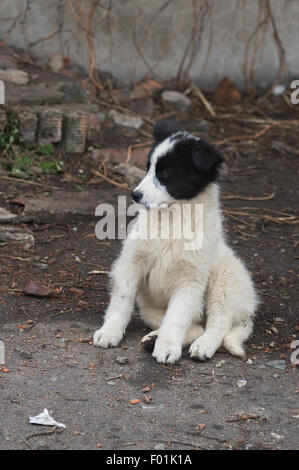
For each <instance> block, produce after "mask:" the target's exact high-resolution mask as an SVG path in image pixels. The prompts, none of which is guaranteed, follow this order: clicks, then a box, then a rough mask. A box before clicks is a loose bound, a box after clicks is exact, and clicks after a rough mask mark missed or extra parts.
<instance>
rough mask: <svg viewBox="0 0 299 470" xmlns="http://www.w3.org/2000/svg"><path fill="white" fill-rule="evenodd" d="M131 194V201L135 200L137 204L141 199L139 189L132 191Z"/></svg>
mask: <svg viewBox="0 0 299 470" xmlns="http://www.w3.org/2000/svg"><path fill="white" fill-rule="evenodd" d="M131 196H132V199H133V201H134V202H137V204H138V202H140V201H141V199H142V196H143V194H142V192H141V191H132V192H131Z"/></svg>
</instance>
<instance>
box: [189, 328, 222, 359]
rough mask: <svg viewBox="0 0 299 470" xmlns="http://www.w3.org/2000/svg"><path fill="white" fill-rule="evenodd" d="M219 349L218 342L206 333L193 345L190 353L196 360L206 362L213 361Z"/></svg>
mask: <svg viewBox="0 0 299 470" xmlns="http://www.w3.org/2000/svg"><path fill="white" fill-rule="evenodd" d="M219 347H220V344H219V343H218V341H215V339H213V338H212V337H211V336H210V335H209V334H207V333H204V334H203V335H202V336H200V337H199V338H197V339H196V340H195V341H194V342H193V343H192V344H191V346H190V349H189V353H190V355H191V357H193V358H194V359H199V360H200V361H205V360H206V359H211V358H212V357H213V356H214V354H215V352H216V351H217V349H218V348H219Z"/></svg>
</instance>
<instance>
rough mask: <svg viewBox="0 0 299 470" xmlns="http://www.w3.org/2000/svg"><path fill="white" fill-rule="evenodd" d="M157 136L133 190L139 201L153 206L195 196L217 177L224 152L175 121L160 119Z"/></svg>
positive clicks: (136, 200)
mask: <svg viewBox="0 0 299 470" xmlns="http://www.w3.org/2000/svg"><path fill="white" fill-rule="evenodd" d="M154 139H155V144H154V146H153V148H152V150H151V152H150V154H149V157H148V162H147V170H148V171H147V174H146V176H145V177H144V178H143V180H142V181H141V182H140V184H139V185H138V186H137V187H136V188H135V189H134V191H133V192H132V198H133V200H134V201H135V202H136V203H138V204H143V205H144V206H145V207H148V208H150V207H157V206H159V205H160V204H166V205H168V204H171V203H173V202H175V201H177V200H182V199H184V200H186V199H187V200H188V199H192V198H194V197H195V196H197V195H198V194H199V193H200V192H201V191H203V189H204V188H205V187H206V186H207V185H208V184H210V183H212V182H214V181H215V180H216V179H217V176H218V171H219V167H220V164H221V162H222V161H223V158H222V157H221V155H220V154H219V153H218V152H217V151H216V150H215V149H214V148H213V147H212V146H211V145H209V144H207V143H206V142H204V141H203V140H201V139H199V138H198V137H194V136H193V135H192V134H190V133H189V132H184V131H182V130H181V129H180V127H179V126H178V124H177V123H176V122H175V121H172V120H169V119H161V120H160V121H158V122H157V123H156V124H155V127H154Z"/></svg>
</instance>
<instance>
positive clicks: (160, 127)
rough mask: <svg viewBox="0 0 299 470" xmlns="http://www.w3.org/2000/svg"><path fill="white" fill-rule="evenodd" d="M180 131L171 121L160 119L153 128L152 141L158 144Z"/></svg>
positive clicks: (175, 123)
mask: <svg viewBox="0 0 299 470" xmlns="http://www.w3.org/2000/svg"><path fill="white" fill-rule="evenodd" d="M181 130H182V129H181V127H180V125H179V124H178V123H177V122H176V121H174V120H173V119H160V120H159V121H157V122H156V124H155V126H154V139H155V141H156V142H157V143H160V142H162V141H163V140H164V139H167V137H169V136H171V135H172V134H174V133H175V132H179V131H181Z"/></svg>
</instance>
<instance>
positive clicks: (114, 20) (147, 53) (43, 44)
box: [0, 0, 299, 89]
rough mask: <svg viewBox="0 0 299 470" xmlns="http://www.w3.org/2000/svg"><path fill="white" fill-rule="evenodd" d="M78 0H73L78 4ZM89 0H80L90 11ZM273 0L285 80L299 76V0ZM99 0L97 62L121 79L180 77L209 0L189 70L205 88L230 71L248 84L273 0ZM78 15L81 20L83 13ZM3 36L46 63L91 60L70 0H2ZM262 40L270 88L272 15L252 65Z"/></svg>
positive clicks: (262, 81) (261, 72)
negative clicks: (54, 59)
mask: <svg viewBox="0 0 299 470" xmlns="http://www.w3.org/2000/svg"><path fill="white" fill-rule="evenodd" d="M76 1H77V0H69V2H70V3H72V4H73V5H75V4H76ZM90 2H91V0H81V3H82V5H84V6H85V7H86V10H88V8H87V7H88V5H89V3H90ZM269 2H270V5H271V9H272V11H273V14H274V17H275V21H276V26H277V30H278V33H279V36H280V39H281V41H282V45H283V47H284V50H285V55H286V65H287V69H286V70H285V71H284V75H283V80H284V81H286V82H287V81H288V78H289V77H292V78H299V1H298V0H269ZM100 3H101V5H102V6H98V7H97V10H96V13H95V15H94V19H93V22H92V29H93V32H94V42H95V45H96V59H97V65H98V67H99V68H100V69H101V70H105V71H109V72H111V73H112V74H113V75H114V76H115V77H116V78H117V79H118V83H119V84H125V83H131V82H135V81H136V80H139V79H141V78H142V77H144V76H145V75H146V74H148V75H151V76H153V72H154V76H155V77H156V78H157V79H168V78H171V77H173V76H175V75H176V74H177V71H178V67H179V64H180V62H181V60H182V57H183V54H184V50H185V48H186V46H187V44H188V41H189V40H190V33H191V30H192V28H193V27H194V23H195V21H194V20H195V18H196V11H194V4H196V5H197V8H198V10H197V14H198V19H197V20H196V23H197V24H199V22H200V19H201V18H202V16H203V14H204V5H205V3H208V4H209V5H210V9H209V10H208V11H207V15H206V16H205V21H204V32H203V34H202V39H201V42H200V49H199V51H198V53H197V55H196V58H195V60H194V62H193V65H192V67H191V69H190V75H191V77H192V79H193V80H194V81H195V82H196V83H199V84H200V86H201V87H202V88H203V89H211V88H213V87H214V86H215V85H216V84H217V83H218V81H219V80H220V79H221V78H223V77H224V76H230V77H231V78H232V79H234V80H235V81H236V82H237V83H238V85H239V86H241V87H243V85H244V54H245V44H246V41H248V39H249V38H250V37H251V35H252V33H253V32H254V30H255V28H256V26H257V24H258V23H259V22H262V21H263V14H264V13H263V12H264V11H265V9H264V10H259V5H262V6H263V5H264V8H265V5H266V3H267V0H195V1H192V0H172V1H168V2H167V1H165V0H113V1H111V0H102V1H101V2H100ZM109 5H110V6H111V8H109ZM211 8H212V14H211ZM259 14H260V16H259ZM79 17H80V19H81V20H82V18H83V15H82V14H81V15H79ZM56 31H57V34H55V32H56ZM0 38H1V39H2V40H7V42H8V44H10V45H14V46H18V47H21V48H25V49H30V51H31V52H32V54H33V55H35V56H37V57H39V58H41V60H43V61H44V62H46V61H48V60H49V59H51V58H52V57H53V56H55V55H56V54H63V55H64V56H68V57H70V58H71V61H72V62H75V63H77V64H79V65H81V66H83V67H84V68H87V66H88V58H87V52H86V42H85V31H84V28H81V29H80V28H78V25H77V22H76V20H75V19H74V17H73V16H72V14H71V12H70V10H69V6H68V5H67V0H1V3H0ZM47 38H48V39H47ZM256 40H257V42H256ZM195 43H196V44H197V43H198V41H195ZM136 46H137V47H136ZM256 46H257V47H256ZM255 47H256V55H255V67H254V69H255V75H254V78H255V83H256V84H258V85H260V86H263V87H265V86H267V85H269V84H270V83H271V82H272V81H273V80H274V78H275V76H276V73H277V70H278V67H279V59H278V50H277V46H276V44H275V41H274V40H273V28H272V25H271V23H270V22H268V23H267V24H266V26H265V25H264V27H261V29H260V30H259V35H258V36H255V38H253V40H252V41H251V43H250V48H249V57H248V61H247V63H248V65H250V60H251V57H252V56H253V53H254V50H255ZM138 48H139V49H140V50H139V53H138V51H137V49H138ZM189 50H190V48H189ZM141 56H142V57H143V58H142V57H141ZM145 62H146V64H147V65H146V64H145ZM151 69H154V71H152V70H151Z"/></svg>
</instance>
